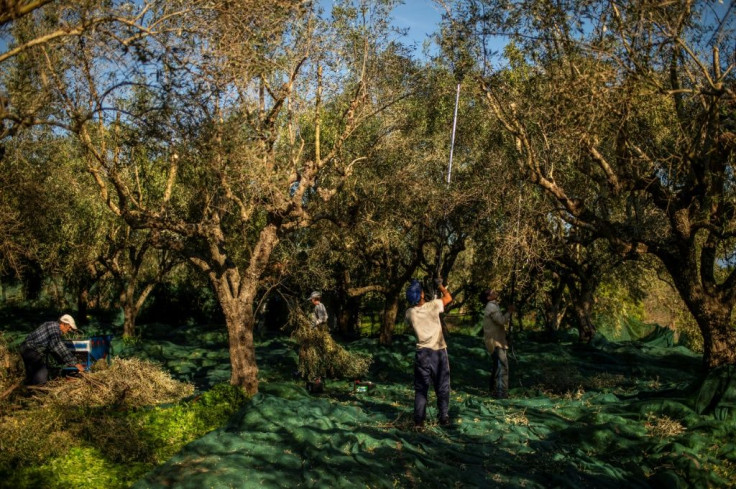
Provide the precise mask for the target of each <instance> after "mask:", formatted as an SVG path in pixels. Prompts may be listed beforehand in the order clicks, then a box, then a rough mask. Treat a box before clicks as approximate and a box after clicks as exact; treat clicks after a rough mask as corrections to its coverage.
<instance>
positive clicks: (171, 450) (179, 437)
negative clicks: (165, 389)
mask: <svg viewBox="0 0 736 489" xmlns="http://www.w3.org/2000/svg"><path fill="white" fill-rule="evenodd" d="M246 399H247V398H246V396H245V394H244V393H243V391H242V390H241V389H239V388H237V387H234V386H231V385H228V384H218V385H216V386H214V387H213V388H212V389H211V390H209V391H207V392H204V393H202V394H201V395H200V396H197V397H195V398H194V399H191V400H189V401H185V402H181V403H177V404H171V405H166V406H156V407H153V408H150V409H141V410H132V411H127V412H116V411H113V410H110V409H104V410H84V409H81V408H77V409H71V410H70V409H68V408H67V409H62V408H58V407H48V408H42V409H34V410H29V411H27V412H24V414H23V415H22V416H16V417H15V419H14V420H10V421H9V420H8V419H6V420H5V421H4V422H3V423H1V424H0V443H1V444H2V446H1V447H0V448H1V449H0V480H2V479H4V482H0V487H14V488H35V487H48V488H52V489H55V488H70V487H74V488H80V489H86V488H90V489H92V488H94V489H98V488H100V487H105V488H122V487H129V486H130V484H131V483H133V482H134V481H136V480H137V479H139V478H140V477H141V476H142V475H143V474H145V473H146V472H148V471H150V470H151V469H152V468H153V467H154V466H155V465H156V464H159V463H161V462H163V461H165V460H167V459H169V458H170V457H171V456H172V455H174V454H175V453H177V452H178V451H180V450H181V449H182V447H183V446H184V445H186V444H187V443H189V442H191V441H192V440H195V439H197V438H199V437H201V436H202V435H204V434H205V433H207V432H209V431H212V430H213V429H215V428H218V427H220V426H222V425H224V424H225V423H226V422H227V420H228V419H229V417H230V416H231V415H232V414H233V413H235V412H236V411H237V410H238V409H239V408H240V407H241V406H242V405H243V404H244V403H245V401H246Z"/></svg>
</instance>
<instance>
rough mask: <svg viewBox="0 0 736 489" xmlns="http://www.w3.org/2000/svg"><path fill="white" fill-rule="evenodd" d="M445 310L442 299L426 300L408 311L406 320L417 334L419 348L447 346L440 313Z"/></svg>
mask: <svg viewBox="0 0 736 489" xmlns="http://www.w3.org/2000/svg"><path fill="white" fill-rule="evenodd" d="M444 311H445V306H444V304H442V299H434V300H431V301H429V302H425V303H424V304H422V305H421V306H414V307H410V308H409V309H407V311H406V322H407V323H409V324H410V325H411V327H412V328H414V334H416V336H417V350H418V349H420V348H429V349H431V350H442V349H444V348H447V343H445V337H444V336H443V334H442V323H441V322H440V314H441V313H443V312H444Z"/></svg>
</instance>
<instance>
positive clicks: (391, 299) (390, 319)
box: [378, 289, 401, 346]
mask: <svg viewBox="0 0 736 489" xmlns="http://www.w3.org/2000/svg"><path fill="white" fill-rule="evenodd" d="M400 298H401V289H396V290H392V291H390V292H389V293H388V294H387V295H386V300H385V302H384V306H383V315H382V317H381V332H380V335H379V337H378V342H379V343H380V344H381V345H384V346H390V345H391V343H392V342H393V335H394V327H395V326H396V316H397V315H398V312H399V300H400Z"/></svg>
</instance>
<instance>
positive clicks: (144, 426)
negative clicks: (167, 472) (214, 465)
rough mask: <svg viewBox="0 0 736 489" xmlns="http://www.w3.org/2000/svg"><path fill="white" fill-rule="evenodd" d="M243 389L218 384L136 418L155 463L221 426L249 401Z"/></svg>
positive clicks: (138, 415) (139, 414)
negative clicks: (187, 399)
mask: <svg viewBox="0 0 736 489" xmlns="http://www.w3.org/2000/svg"><path fill="white" fill-rule="evenodd" d="M246 399H247V398H246V396H245V394H244V393H243V391H242V390H241V389H239V388H238V387H235V386H231V385H229V384H218V385H216V386H215V387H213V388H212V390H210V391H207V392H205V393H203V394H202V395H201V396H198V397H196V398H194V399H193V400H191V401H188V402H186V403H181V404H175V405H172V406H165V407H155V408H153V409H151V410H149V411H142V412H140V413H137V414H135V415H134V417H135V418H137V420H138V421H139V422H140V429H141V432H142V440H143V441H144V443H145V444H146V445H148V446H149V447H151V448H152V455H153V460H154V461H155V462H159V463H160V462H162V461H165V460H167V459H169V458H170V457H171V456H172V455H173V454H175V453H176V452H178V451H179V450H181V448H182V447H183V446H184V445H185V444H187V443H189V442H190V441H192V440H194V439H196V438H199V437H201V436H202V435H204V434H205V433H207V432H209V431H212V430H213V429H214V428H217V427H219V426H222V425H223V424H224V423H225V422H226V421H227V419H228V418H229V417H230V416H231V415H232V414H233V413H234V412H235V411H237V410H238V409H239V408H240V406H242V405H243V404H244V403H245V401H246Z"/></svg>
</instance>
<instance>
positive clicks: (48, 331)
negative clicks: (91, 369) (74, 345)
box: [20, 314, 84, 385]
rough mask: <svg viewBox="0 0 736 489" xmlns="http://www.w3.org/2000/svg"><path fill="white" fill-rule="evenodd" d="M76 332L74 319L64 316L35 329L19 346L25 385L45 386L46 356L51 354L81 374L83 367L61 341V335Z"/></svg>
mask: <svg viewBox="0 0 736 489" xmlns="http://www.w3.org/2000/svg"><path fill="white" fill-rule="evenodd" d="M72 330H74V331H76V330H77V325H76V323H75V322H74V318H73V317H71V316H70V315H69V314H64V315H63V316H61V318H59V320H58V321H48V322H46V323H43V324H42V325H41V326H39V327H38V328H36V329H35V330H34V331H33V332H31V333H30V334H29V335H28V336H26V339H25V341H23V343H21V345H20V354H21V356H22V357H23V364H24V365H25V367H26V384H27V385H39V384H45V383H46V382H47V381H48V380H49V369H48V365H46V356H47V355H48V354H52V355H54V356H55V357H56V359H57V360H58V361H60V362H62V363H64V364H65V365H74V366H75V367H77V370H79V371H80V372H82V371H83V370H84V367H83V366H82V364H81V363H78V362H79V361H78V360H77V359H76V358H74V355H73V354H72V352H71V351H70V350H69V348H67V346H66V345H65V344H64V342H63V341H62V340H61V335H62V334H67V333H69V331H72Z"/></svg>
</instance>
